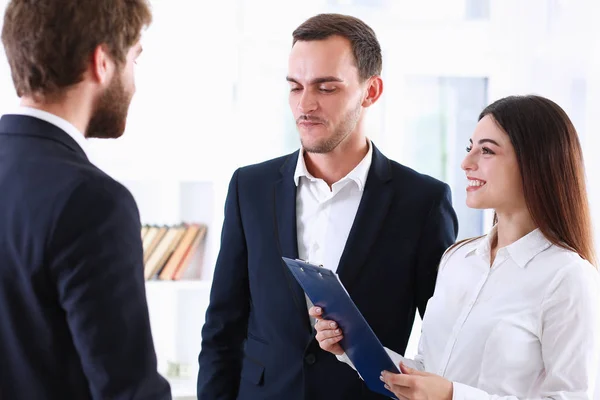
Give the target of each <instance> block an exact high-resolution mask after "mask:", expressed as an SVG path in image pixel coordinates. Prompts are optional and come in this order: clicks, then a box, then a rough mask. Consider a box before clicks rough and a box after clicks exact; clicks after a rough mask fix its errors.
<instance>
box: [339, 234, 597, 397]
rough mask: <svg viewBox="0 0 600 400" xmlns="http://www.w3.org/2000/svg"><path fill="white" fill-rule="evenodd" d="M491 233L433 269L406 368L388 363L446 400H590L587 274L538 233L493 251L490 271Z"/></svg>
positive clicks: (593, 289) (592, 306)
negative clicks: (437, 386) (437, 383)
mask: <svg viewBox="0 0 600 400" xmlns="http://www.w3.org/2000/svg"><path fill="white" fill-rule="evenodd" d="M495 232H496V231H495V228H494V229H493V230H492V232H491V233H490V234H489V235H487V236H485V237H483V238H481V239H477V240H475V241H473V242H470V243H467V244H465V245H463V246H462V247H459V248H457V249H453V250H451V251H450V252H449V253H450V254H446V255H445V256H444V258H443V259H442V262H441V264H440V270H439V274H438V278H437V283H436V288H435V293H434V295H433V297H432V298H431V299H430V300H429V302H428V304H427V310H426V312H425V316H424V319H423V325H422V334H421V339H420V342H419V351H418V355H417V357H416V358H415V360H406V359H404V358H402V357H401V356H399V355H398V354H396V353H393V352H392V351H390V350H388V354H390V355H391V356H392V359H393V360H394V361H395V362H396V363H398V362H400V361H405V362H406V365H408V366H409V367H413V368H417V369H419V370H421V371H427V372H431V373H434V374H437V375H440V376H443V377H445V378H446V379H448V380H450V381H452V382H453V385H454V397H453V398H454V399H455V400H467V399H468V400H479V399H480V400H490V399H494V400H498V399H500V398H504V399H550V398H552V399H591V398H592V397H593V392H594V386H595V381H596V374H597V370H598V364H599V353H600V344H599V342H600V279H599V276H598V272H597V270H596V269H595V268H594V267H593V266H592V265H591V264H590V263H588V262H587V261H585V260H583V259H581V258H580V257H579V256H578V255H577V254H576V253H574V252H572V251H568V250H565V249H563V248H560V247H558V246H555V245H553V244H551V243H550V242H549V241H548V240H547V239H546V238H545V237H544V235H543V234H542V233H541V231H540V230H539V229H536V230H534V231H533V232H531V233H529V234H528V235H526V236H524V237H523V238H521V239H519V240H518V241H516V242H514V243H512V244H511V245H509V246H507V247H505V248H501V249H499V250H498V251H497V255H496V259H495V260H494V263H493V265H492V266H491V268H490V249H491V247H490V241H491V239H492V237H493V235H495ZM338 358H339V359H340V360H342V361H345V362H348V361H349V360H348V359H347V357H346V356H345V355H344V356H341V357H338Z"/></svg>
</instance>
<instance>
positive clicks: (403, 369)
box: [400, 362, 415, 375]
mask: <svg viewBox="0 0 600 400" xmlns="http://www.w3.org/2000/svg"><path fill="white" fill-rule="evenodd" d="M414 371H415V370H414V369H412V368H409V367H407V366H406V365H405V364H404V363H403V362H401V363H400V372H402V373H403V374H409V375H411V374H413V373H414Z"/></svg>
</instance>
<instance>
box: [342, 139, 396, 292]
mask: <svg viewBox="0 0 600 400" xmlns="http://www.w3.org/2000/svg"><path fill="white" fill-rule="evenodd" d="M390 180H391V166H390V161H389V160H388V159H387V158H386V157H385V156H384V155H383V154H381V153H380V152H379V150H378V149H377V148H376V147H375V146H374V145H373V160H372V162H371V168H370V170H369V175H368V177H367V184H366V185H365V189H364V193H363V195H362V199H361V201H360V204H359V206H358V210H357V212H356V217H355V218H354V223H353V224H352V228H351V229H350V234H349V235H348V240H347V241H346V246H345V247H344V251H343V253H342V257H341V258H340V263H339V266H338V269H337V273H338V275H339V276H340V280H341V281H342V282H343V283H344V286H345V287H346V289H348V291H350V290H351V287H352V286H353V285H354V284H355V282H356V279H357V278H358V276H359V273H360V270H361V268H362V267H363V266H364V265H365V263H366V260H367V256H368V255H369V252H370V250H371V247H372V246H373V244H374V243H375V240H377V237H378V236H379V231H380V229H381V227H382V226H383V223H384V221H385V219H386V216H387V214H388V211H389V208H390V204H391V203H392V198H393V190H392V187H391V185H390V184H389V181H390Z"/></svg>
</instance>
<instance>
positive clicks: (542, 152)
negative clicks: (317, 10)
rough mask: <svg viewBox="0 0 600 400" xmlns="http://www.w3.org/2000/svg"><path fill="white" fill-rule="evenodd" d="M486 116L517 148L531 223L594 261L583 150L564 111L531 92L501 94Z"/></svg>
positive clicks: (560, 243) (560, 244) (567, 247)
mask: <svg viewBox="0 0 600 400" xmlns="http://www.w3.org/2000/svg"><path fill="white" fill-rule="evenodd" d="M486 115H490V116H491V117H492V118H493V119H494V120H495V122H496V123H497V124H498V126H499V127H500V128H501V129H502V130H503V131H504V132H506V134H507V135H508V137H509V138H510V141H511V143H512V145H513V147H514V149H515V153H516V156H517V162H518V164H519V170H520V171H521V178H522V182H523V193H524V196H525V203H526V204H527V208H528V210H529V213H530V215H531V217H532V219H533V222H534V224H535V225H536V226H537V227H538V228H539V229H540V231H541V232H542V233H543V234H544V236H545V237H546V238H547V239H548V240H549V241H550V242H552V243H553V244H555V245H556V246H560V247H563V248H565V249H568V250H572V251H574V252H576V253H577V254H579V255H580V256H581V257H582V258H584V259H586V260H588V261H589V262H590V263H592V264H593V265H594V266H596V265H597V260H596V254H595V250H594V243H593V233H592V222H591V216H590V209H589V203H588V197H587V191H586V183H585V167H584V163H583V152H582V151H581V145H580V143H579V137H578V135H577V131H576V130H575V127H574V126H573V123H572V122H571V120H570V119H569V117H568V116H567V114H566V113H565V112H564V110H563V109H562V108H561V107H560V106H558V105H557V104H556V103H554V102H553V101H551V100H548V99H546V98H544V97H540V96H533V95H530V96H510V97H505V98H503V99H500V100H498V101H496V102H494V103H492V104H490V105H489V106H487V107H486V108H485V109H484V110H483V111H482V112H481V114H480V115H479V120H481V119H482V118H483V117H485V116H486ZM496 223H497V216H496V215H494V224H496ZM464 243H465V242H459V243H457V244H456V245H455V246H457V245H461V244H464ZM453 247H454V246H453ZM451 248H452V247H451Z"/></svg>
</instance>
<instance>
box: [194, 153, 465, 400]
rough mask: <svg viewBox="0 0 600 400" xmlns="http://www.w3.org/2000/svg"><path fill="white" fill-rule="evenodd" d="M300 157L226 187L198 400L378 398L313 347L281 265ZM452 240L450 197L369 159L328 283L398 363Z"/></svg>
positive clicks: (289, 248) (293, 254)
mask: <svg viewBox="0 0 600 400" xmlns="http://www.w3.org/2000/svg"><path fill="white" fill-rule="evenodd" d="M298 154H299V152H295V153H293V154H291V155H288V156H285V157H281V158H277V159H274V160H271V161H267V162H265V163H262V164H258V165H253V166H248V167H245V168H241V169H239V170H237V171H236V172H235V174H234V175H233V178H232V180H231V183H230V186H229V193H228V195H227V200H226V204H225V221H224V224H223V231H222V238H221V242H222V244H221V251H220V253H219V256H218V259H217V265H216V268H215V272H214V277H213V284H212V291H211V295H210V305H209V307H208V310H207V313H206V322H205V325H204V328H203V330H202V350H201V352H200V356H199V363H200V372H199V376H198V398H199V399H200V400H217V399H236V398H237V399H249V400H250V399H252V400H254V399H286V400H296V399H298V400H299V399H307V400H319V399H323V400H325V399H327V400H334V399H340V400H341V399H344V400H352V399H382V398H384V397H383V396H379V395H376V394H374V393H372V392H370V391H369V390H368V389H367V388H366V386H365V385H364V383H363V381H362V380H361V379H360V378H359V376H358V374H357V373H356V372H355V371H354V370H353V369H351V368H350V367H349V366H347V365H345V364H343V363H341V362H339V361H338V360H337V359H336V358H335V356H333V355H331V354H329V353H326V352H324V351H322V350H321V349H320V348H319V345H318V343H317V341H316V340H315V338H314V337H315V332H314V330H313V327H312V326H311V325H310V322H309V316H308V310H307V305H306V300H305V297H304V294H303V291H302V289H301V288H300V286H299V285H298V284H297V283H296V281H295V280H294V278H293V276H292V275H291V274H290V273H289V271H288V270H287V268H286V266H285V264H284V263H283V262H282V260H281V256H286V257H290V258H297V257H298V245H297V238H296V186H295V184H294V179H293V176H294V171H295V168H296V163H297V160H298ZM456 233H457V221H456V215H455V213H454V211H453V209H452V206H451V199H450V189H449V187H448V186H447V185H446V184H444V183H442V182H439V181H437V180H435V179H433V178H431V177H428V176H425V175H421V174H418V173H416V172H415V171H413V170H411V169H409V168H406V167H404V166H402V165H400V164H398V163H396V162H393V161H390V160H389V159H387V158H386V157H385V156H383V155H382V154H381V153H380V152H379V151H378V150H377V149H376V148H374V149H373V159H372V164H371V168H370V171H369V174H368V178H367V183H366V186H365V191H364V193H363V197H362V200H361V203H360V205H359V208H358V212H357V215H356V218H355V220H354V224H353V226H352V229H351V231H350V235H349V237H348V241H347V242H346V246H345V249H344V251H343V254H342V257H341V260H340V264H339V266H338V270H337V272H338V274H339V276H340V279H341V281H342V282H343V284H344V286H345V287H346V288H347V289H348V292H349V293H350V295H351V297H352V299H353V300H354V302H355V303H356V305H357V306H358V308H359V309H360V311H361V312H362V314H363V315H364V316H365V318H366V319H367V321H368V322H369V324H370V325H371V327H372V328H373V330H374V331H375V333H376V334H377V336H378V337H379V339H380V340H381V342H382V343H383V344H384V345H385V346H387V347H388V348H390V349H392V350H394V351H396V352H398V353H401V354H403V353H404V351H405V348H406V344H407V342H408V339H409V336H410V332H411V328H412V324H413V320H414V316H415V309H416V308H417V307H418V309H419V311H420V312H421V315H422V314H423V313H424V311H425V305H426V303H427V300H428V299H429V298H430V297H431V295H432V294H433V289H434V286H435V279H436V275H437V268H438V264H439V261H440V258H441V256H442V253H443V252H444V250H445V249H446V248H447V247H448V246H450V245H451V244H452V243H454V241H455V239H456Z"/></svg>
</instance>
